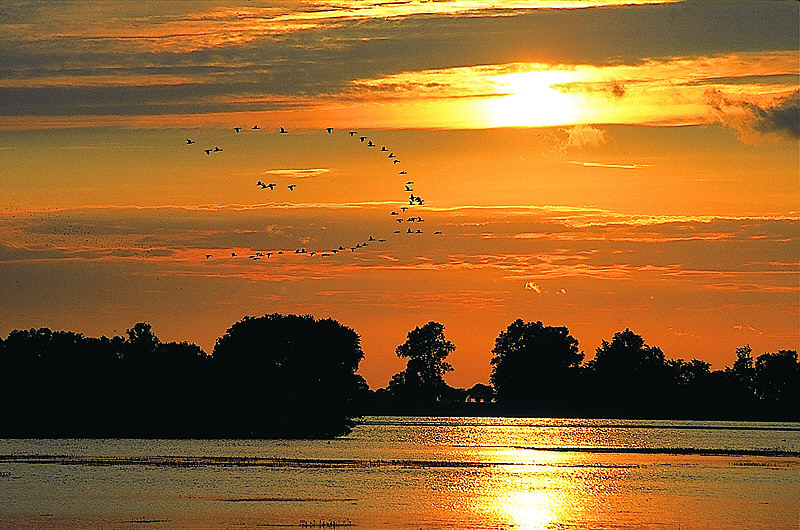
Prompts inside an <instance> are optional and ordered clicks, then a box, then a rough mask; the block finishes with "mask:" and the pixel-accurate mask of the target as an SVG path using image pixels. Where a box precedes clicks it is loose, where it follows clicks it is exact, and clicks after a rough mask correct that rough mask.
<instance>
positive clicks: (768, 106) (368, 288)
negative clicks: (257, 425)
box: [0, 2, 800, 388]
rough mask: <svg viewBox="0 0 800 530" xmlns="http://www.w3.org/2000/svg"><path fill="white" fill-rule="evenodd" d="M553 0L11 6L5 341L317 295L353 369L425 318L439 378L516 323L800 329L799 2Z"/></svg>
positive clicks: (680, 339)
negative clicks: (442, 362) (434, 329)
mask: <svg viewBox="0 0 800 530" xmlns="http://www.w3.org/2000/svg"><path fill="white" fill-rule="evenodd" d="M244 4H246V5H244ZM550 4H554V5H555V8H552V7H553V6H552V5H550ZM573 4H575V3H574V2H548V3H544V2H503V3H497V2H437V3H428V2H408V3H397V4H392V6H384V5H380V4H377V3H364V2H361V3H357V4H353V5H350V4H348V3H322V4H319V5H316V6H311V4H307V3H304V2H281V3H273V2H260V3H259V2H243V3H242V4H241V5H240V4H236V3H235V2H230V3H225V2H185V3H184V2H182V3H180V4H178V5H176V6H167V5H165V4H164V3H142V5H141V6H139V5H136V6H131V5H128V4H119V3H110V4H94V3H90V2H86V3H82V2H78V3H77V7H76V8H75V9H70V10H63V9H60V8H59V7H58V6H57V5H55V4H53V5H51V4H44V5H42V6H40V8H39V9H37V10H29V9H26V8H25V5H24V4H23V3H16V2H11V3H10V4H9V6H8V7H4V8H3V9H4V12H5V16H4V17H3V19H2V21H0V26H2V27H1V28H0V41H2V44H3V48H4V49H7V50H8V53H7V57H6V58H5V60H4V62H2V63H0V70H2V72H3V75H2V76H0V79H2V81H0V100H2V101H4V102H5V104H4V105H3V106H2V108H0V270H2V275H3V277H4V278H5V280H4V282H2V287H0V296H2V300H3V302H2V305H0V334H2V335H3V336H5V335H6V334H7V333H8V331H10V330H12V329H15V328H30V327H39V326H47V327H50V328H52V329H70V330H74V331H80V332H83V333H85V334H87V335H100V334H106V335H112V334H115V333H117V334H121V333H123V332H124V331H125V329H127V328H129V327H131V326H132V325H133V324H134V323H135V322H138V321H147V322H150V323H151V324H152V325H153V329H154V331H155V332H156V334H157V335H158V336H159V337H160V338H161V339H162V340H188V341H193V342H197V343H198V344H200V345H201V346H202V347H203V348H204V349H205V350H206V351H208V352H210V351H211V350H212V349H213V344H214V340H215V339H216V338H217V337H218V336H220V335H221V334H222V333H224V331H225V330H226V329H227V328H228V327H229V326H230V325H232V324H233V323H234V322H235V321H237V320H239V319H240V318H242V317H243V316H245V315H262V314H265V313H271V312H284V313H285V312H295V313H311V314H313V315H315V316H317V317H333V318H336V319H338V320H340V321H341V322H342V323H344V324H345V325H348V326H350V327H352V328H353V329H355V330H356V332H358V333H359V334H360V335H361V337H362V341H363V347H364V351H365V354H366V358H365V360H364V361H363V363H362V368H361V373H362V374H363V375H364V376H365V377H366V378H367V380H368V382H369V383H370V385H371V386H372V387H373V388H378V387H382V386H385V385H386V383H387V382H388V379H389V378H390V377H391V375H392V374H393V373H395V372H397V371H399V370H401V369H402V368H403V364H402V362H401V361H400V360H399V359H397V358H396V357H395V355H394V348H395V347H396V346H397V345H398V344H400V343H402V342H403V341H404V340H405V335H406V333H407V332H408V331H410V330H411V329H413V328H414V327H415V326H419V325H422V324H424V323H426V322H427V321H429V320H436V321H439V322H441V323H442V324H444V325H445V333H446V335H447V337H448V338H449V339H450V340H452V341H453V342H454V343H455V345H456V351H455V352H454V353H453V354H452V356H451V358H450V359H449V361H451V363H452V364H453V366H454V367H455V371H454V372H452V373H451V374H449V375H448V382H450V383H451V384H454V385H458V386H470V385H471V384H473V383H475V382H479V381H480V382H486V381H488V375H489V371H490V366H489V358H490V357H491V353H490V350H491V348H492V346H493V342H494V339H495V337H497V335H498V334H499V332H500V331H502V330H503V329H504V328H505V327H506V326H507V325H508V324H509V323H510V322H511V321H513V320H514V319H516V318H523V319H525V320H541V321H543V322H544V323H545V324H549V325H566V326H567V327H568V328H569V329H570V331H571V333H572V334H573V335H574V336H575V337H576V338H577V339H578V340H579V341H580V348H581V349H582V350H583V351H584V352H586V354H587V357H591V356H592V354H593V351H594V349H595V348H596V347H597V346H599V344H600V340H601V339H607V340H608V339H610V338H611V336H612V335H613V334H614V333H615V332H616V331H621V330H623V329H624V328H626V327H630V328H631V329H632V330H634V331H635V332H637V333H639V334H641V335H642V336H643V337H644V338H645V340H646V341H647V342H648V343H649V344H651V345H656V346H660V347H661V348H662V349H663V350H664V351H665V353H666V355H667V356H668V357H674V358H678V357H682V358H686V359H688V358H692V357H697V358H700V359H703V360H706V361H709V362H711V363H712V365H713V367H714V368H722V367H723V366H725V365H730V364H731V363H732V361H733V359H734V356H735V355H734V350H735V348H736V347H738V346H742V345H744V344H750V345H751V346H752V347H753V349H754V351H755V352H756V353H761V352H763V351H776V350H777V349H781V348H792V349H795V348H797V346H798V323H799V320H798V318H799V316H798V306H800V304H799V303H798V301H799V300H798V292H799V291H800V286H799V285H798V275H797V272H798V264H799V263H798V258H797V256H798V239H797V233H798V230H797V228H798V211H797V197H798V192H799V191H800V189H798V188H800V185H799V183H798V168H799V167H800V156H799V155H798V148H797V146H798V144H797V140H798V130H799V129H798V128H799V127H800V110H798V90H799V89H800V87H799V86H798V75H800V68H799V67H798V64H799V63H798V59H799V58H800V55H799V54H798V50H797V42H798V24H797V23H798V7H797V3H795V2H743V3H732V2H731V3H725V2H720V3H708V4H706V3H699V4H698V3H683V2H677V3H657V2H642V4H644V5H631V6H624V5H619V4H621V3H619V2H602V3H598V5H597V6H596V7H588V8H583V9H571V7H574V5H573ZM600 4H602V5H600ZM582 5H584V4H583V3H582ZM542 7H551V9H541V8H542ZM776 21H777V22H776ZM766 28H769V31H765V29H766ZM734 29H735V31H734ZM254 124H259V126H260V129H258V130H253V129H252V126H253V125H254ZM281 126H283V127H285V128H286V129H287V130H288V132H287V133H286V134H280V133H278V129H279V127H281ZM234 127H242V130H241V132H238V133H237V132H235V131H234V129H233V128H234ZM325 127H333V128H334V129H333V131H332V132H331V133H330V134H329V133H327V132H326V131H325V130H324V128H325ZM351 130H353V131H357V132H358V133H357V134H356V135H354V136H351V135H349V134H348V132H349V131H351ZM361 136H364V137H366V140H365V141H364V142H361V141H359V138H360V137H361ZM187 138H190V139H192V140H193V141H194V142H195V143H193V144H187V143H186V139H187ZM369 141H372V142H373V143H374V144H375V147H368V143H367V142H369ZM214 147H218V148H219V149H221V150H220V151H216V152H214V151H212V152H211V154H208V155H207V154H205V152H204V149H213V148H214ZM384 147H385V149H386V150H385V151H384V150H382V148H384ZM389 153H393V154H394V155H395V157H392V158H389ZM395 160H398V161H399V162H398V163H393V162H394V161H395ZM401 171H402V172H405V173H403V174H400V172H401ZM258 181H263V182H265V183H274V184H275V189H273V190H269V189H266V190H265V189H261V188H260V187H258V186H257V185H256V183H257V182H258ZM407 182H413V184H406V183H407ZM290 184H292V185H294V186H296V187H295V188H294V190H293V191H290V190H289V188H288V187H287V186H289V185H290ZM407 186H408V188H409V189H410V190H411V191H406V187H407ZM409 195H414V196H418V197H421V198H422V199H423V200H424V204H422V205H420V204H416V203H415V204H414V205H413V206H411V207H410V208H409V209H408V211H406V212H402V211H401V208H402V207H404V206H408V202H409ZM392 212H397V213H398V214H399V215H392ZM418 218H422V219H423V221H419V220H418ZM398 219H400V220H401V222H397V220H398ZM409 229H411V233H408V230H409ZM417 230H419V233H418V232H417ZM397 231H399V233H396V232H397ZM436 232H441V233H439V234H437V233H436ZM370 238H372V239H374V241H370ZM380 240H385V241H380ZM365 242H366V243H368V245H365V246H361V247H357V248H356V249H355V250H351V247H356V245H360V244H363V243H365ZM339 246H341V247H342V248H343V249H344V250H342V251H341V252H339V251H338V248H339ZM299 248H305V249H307V252H306V253H304V254H297V253H295V250H296V249H299ZM334 249H336V250H337V252H336V253H334V252H333V250H334ZM257 252H259V253H261V254H264V256H257V257H259V258H260V259H258V260H254V259H250V258H249V256H255V255H256V253H257ZM279 252H283V253H282V254H279ZM312 252H314V253H315V254H314V256H311V253H312ZM232 253H235V254H236V256H233V255H232ZM267 253H270V255H269V257H267ZM209 254H210V255H211V258H209V259H206V255H209ZM323 254H328V255H325V256H323Z"/></svg>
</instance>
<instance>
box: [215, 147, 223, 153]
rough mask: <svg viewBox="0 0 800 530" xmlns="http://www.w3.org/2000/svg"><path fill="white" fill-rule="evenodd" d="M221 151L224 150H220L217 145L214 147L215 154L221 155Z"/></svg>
mask: <svg viewBox="0 0 800 530" xmlns="http://www.w3.org/2000/svg"><path fill="white" fill-rule="evenodd" d="M220 151H222V149H220V148H219V147H217V146H216V145H215V146H214V152H215V153H219V152H220Z"/></svg>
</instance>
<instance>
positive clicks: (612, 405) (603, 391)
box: [586, 328, 672, 416]
mask: <svg viewBox="0 0 800 530" xmlns="http://www.w3.org/2000/svg"><path fill="white" fill-rule="evenodd" d="M586 364H587V368H588V369H589V370H590V371H591V373H592V377H593V379H594V383H595V384H594V391H595V393H596V395H595V396H594V399H595V400H596V403H598V404H599V405H600V406H601V408H602V407H603V406H604V407H606V410H607V411H612V412H613V414H615V415H617V414H618V415H624V416H629V415H636V416H640V415H650V414H655V415H661V414H663V413H664V411H665V410H669V409H671V408H672V405H671V404H670V403H668V402H666V399H667V396H668V395H669V385H670V378H669V376H670V374H669V370H668V367H667V365H666V362H665V357H664V353H663V352H662V351H661V349H660V348H658V347H656V346H648V345H647V344H645V342H644V339H643V338H642V337H641V336H640V335H637V334H636V333H634V332H633V331H631V330H630V329H627V328H626V329H625V331H620V332H617V333H615V334H614V338H613V339H612V340H611V342H607V341H606V340H603V341H602V342H601V345H600V347H599V348H597V349H596V350H595V358H594V359H592V360H591V361H589V362H588V363H586Z"/></svg>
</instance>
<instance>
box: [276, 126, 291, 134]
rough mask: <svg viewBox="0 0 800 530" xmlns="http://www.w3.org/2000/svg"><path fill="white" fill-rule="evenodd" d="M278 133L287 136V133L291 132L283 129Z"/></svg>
mask: <svg viewBox="0 0 800 530" xmlns="http://www.w3.org/2000/svg"><path fill="white" fill-rule="evenodd" d="M278 132H279V133H281V134H286V133H287V132H289V131H287V130H286V129H284V128H283V127H281V130H280V131H278Z"/></svg>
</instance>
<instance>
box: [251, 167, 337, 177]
mask: <svg viewBox="0 0 800 530" xmlns="http://www.w3.org/2000/svg"><path fill="white" fill-rule="evenodd" d="M329 172H330V169H325V168H310V169H268V170H266V171H264V172H263V173H261V174H262V175H266V176H275V177H284V178H291V179H305V178H312V177H319V176H321V175H324V174H326V173H329Z"/></svg>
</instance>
